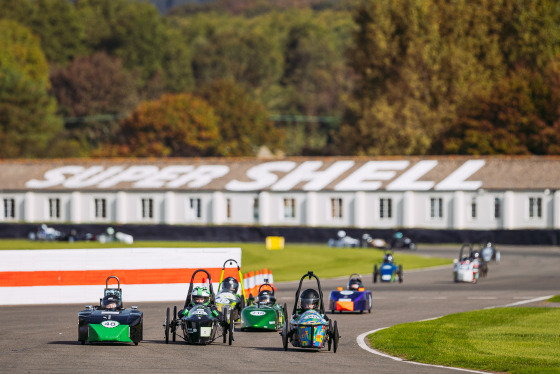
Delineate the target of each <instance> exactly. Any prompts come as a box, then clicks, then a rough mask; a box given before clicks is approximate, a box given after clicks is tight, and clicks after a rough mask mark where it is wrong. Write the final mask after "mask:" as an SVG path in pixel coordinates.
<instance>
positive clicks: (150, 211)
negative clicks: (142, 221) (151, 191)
mask: <svg viewBox="0 0 560 374" xmlns="http://www.w3.org/2000/svg"><path fill="white" fill-rule="evenodd" d="M142 218H154V199H150V198H145V199H142Z"/></svg>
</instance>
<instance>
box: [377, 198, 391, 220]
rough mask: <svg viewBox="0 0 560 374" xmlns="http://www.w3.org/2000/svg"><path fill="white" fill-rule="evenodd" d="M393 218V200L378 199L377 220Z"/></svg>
mask: <svg viewBox="0 0 560 374" xmlns="http://www.w3.org/2000/svg"><path fill="white" fill-rule="evenodd" d="M391 217H393V199H385V198H383V199H379V218H381V219H384V218H391Z"/></svg>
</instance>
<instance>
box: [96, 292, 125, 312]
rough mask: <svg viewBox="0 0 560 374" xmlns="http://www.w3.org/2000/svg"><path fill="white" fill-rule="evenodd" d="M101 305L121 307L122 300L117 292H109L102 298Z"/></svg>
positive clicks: (108, 307) (114, 307)
mask: <svg viewBox="0 0 560 374" xmlns="http://www.w3.org/2000/svg"><path fill="white" fill-rule="evenodd" d="M101 306H102V307H103V309H111V310H116V309H121V308H122V300H121V298H120V297H119V295H117V294H107V295H105V297H103V300H101Z"/></svg>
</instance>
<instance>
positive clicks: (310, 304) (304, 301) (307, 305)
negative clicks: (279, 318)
mask: <svg viewBox="0 0 560 374" xmlns="http://www.w3.org/2000/svg"><path fill="white" fill-rule="evenodd" d="M299 299H300V301H301V308H302V309H317V308H318V307H319V292H317V291H315V290H314V289H312V288H308V289H306V290H305V291H303V292H302V293H301V295H300V297H299Z"/></svg>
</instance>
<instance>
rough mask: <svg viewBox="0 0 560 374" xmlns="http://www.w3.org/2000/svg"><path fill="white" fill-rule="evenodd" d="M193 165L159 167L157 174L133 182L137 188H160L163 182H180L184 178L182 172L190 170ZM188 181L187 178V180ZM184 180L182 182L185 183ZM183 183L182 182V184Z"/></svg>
mask: <svg viewBox="0 0 560 374" xmlns="http://www.w3.org/2000/svg"><path fill="white" fill-rule="evenodd" d="M193 168H194V167H193V166H190V165H185V166H168V167H165V168H163V169H161V170H160V171H159V172H158V173H157V174H155V175H152V176H150V177H148V178H144V179H142V180H141V181H138V182H136V183H134V187H138V188H160V187H163V186H164V184H165V182H169V181H175V182H177V181H178V182H179V183H180V182H182V181H183V180H184V179H185V176H184V174H185V173H188V172H191V171H192V170H193ZM187 181H188V180H187ZM187 181H185V182H184V183H186V182H187ZM184 183H183V184H184Z"/></svg>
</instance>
